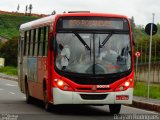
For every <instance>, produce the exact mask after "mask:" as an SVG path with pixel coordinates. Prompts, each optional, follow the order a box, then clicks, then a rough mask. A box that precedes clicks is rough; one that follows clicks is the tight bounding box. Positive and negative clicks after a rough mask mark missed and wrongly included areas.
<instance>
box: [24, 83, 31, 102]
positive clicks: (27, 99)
mask: <svg viewBox="0 0 160 120" xmlns="http://www.w3.org/2000/svg"><path fill="white" fill-rule="evenodd" d="M25 91H26V102H27V103H28V104H30V103H32V97H31V96H30V94H29V87H28V83H27V82H26V84H25Z"/></svg>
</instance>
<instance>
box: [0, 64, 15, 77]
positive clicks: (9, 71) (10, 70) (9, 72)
mask: <svg viewBox="0 0 160 120" xmlns="http://www.w3.org/2000/svg"><path fill="white" fill-rule="evenodd" d="M0 72H1V73H5V74H7V75H18V72H17V68H16V67H13V66H6V67H1V68H0Z"/></svg>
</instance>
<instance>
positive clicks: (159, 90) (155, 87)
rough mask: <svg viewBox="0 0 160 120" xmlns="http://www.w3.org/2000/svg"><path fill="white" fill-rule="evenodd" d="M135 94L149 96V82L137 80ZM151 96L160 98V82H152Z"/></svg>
mask: <svg viewBox="0 0 160 120" xmlns="http://www.w3.org/2000/svg"><path fill="white" fill-rule="evenodd" d="M134 96H141V97H147V83H146V82H136V83H135V87H134ZM149 96H150V98H153V99H160V83H159V84H156V83H151V84H150V95H149Z"/></svg>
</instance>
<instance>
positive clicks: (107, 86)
mask: <svg viewBox="0 0 160 120" xmlns="http://www.w3.org/2000/svg"><path fill="white" fill-rule="evenodd" d="M97 88H109V85H97Z"/></svg>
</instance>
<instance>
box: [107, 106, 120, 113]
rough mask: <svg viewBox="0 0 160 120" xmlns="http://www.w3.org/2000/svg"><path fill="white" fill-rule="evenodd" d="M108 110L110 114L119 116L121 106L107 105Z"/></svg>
mask: <svg viewBox="0 0 160 120" xmlns="http://www.w3.org/2000/svg"><path fill="white" fill-rule="evenodd" d="M109 110H110V113H111V114H119V113H120V110H121V104H111V105H109Z"/></svg>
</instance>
